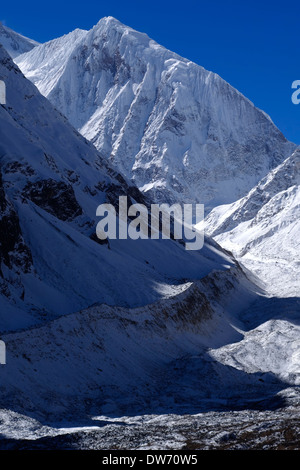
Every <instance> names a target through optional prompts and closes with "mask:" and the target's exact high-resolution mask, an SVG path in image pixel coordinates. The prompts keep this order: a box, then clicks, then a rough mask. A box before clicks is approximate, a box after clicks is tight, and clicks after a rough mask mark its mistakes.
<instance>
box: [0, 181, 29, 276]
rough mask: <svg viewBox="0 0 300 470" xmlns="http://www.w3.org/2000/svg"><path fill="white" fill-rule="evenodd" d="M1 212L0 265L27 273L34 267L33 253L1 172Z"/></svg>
mask: <svg viewBox="0 0 300 470" xmlns="http://www.w3.org/2000/svg"><path fill="white" fill-rule="evenodd" d="M0 210H1V214H0V263H1V264H2V263H4V264H5V265H6V266H7V267H8V268H9V269H13V270H14V271H15V272H17V273H20V272H24V273H27V272H29V271H30V270H31V267H32V256H31V252H30V250H29V248H28V247H27V246H26V244H25V242H24V239H23V236H22V232H21V228H20V224H19V218H18V215H17V213H16V211H15V210H14V208H13V206H12V204H11V203H10V202H9V201H8V199H7V197H6V195H5V190H4V186H3V181H2V174H1V172H0ZM0 276H1V277H3V274H2V270H1V267H0Z"/></svg>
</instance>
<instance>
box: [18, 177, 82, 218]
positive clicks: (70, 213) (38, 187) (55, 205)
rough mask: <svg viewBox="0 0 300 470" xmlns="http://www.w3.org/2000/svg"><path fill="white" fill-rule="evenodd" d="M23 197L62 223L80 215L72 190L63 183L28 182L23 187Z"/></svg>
mask: <svg viewBox="0 0 300 470" xmlns="http://www.w3.org/2000/svg"><path fill="white" fill-rule="evenodd" d="M23 196H24V197H25V198H28V199H30V200H31V201H32V202H34V203H35V204H36V205H37V206H39V207H41V208H42V209H44V210H46V211H47V212H49V213H50V214H52V215H54V216H55V217H57V218H58V219H60V220H63V221H71V220H73V219H75V218H76V217H78V216H79V215H82V208H81V207H80V205H79V204H78V202H77V200H76V197H75V193H74V189H73V188H72V186H71V185H67V184H66V183H64V182H63V181H55V180H52V179H48V180H40V181H37V182H35V183H32V182H30V183H28V184H27V185H26V186H25V188H24V190H23Z"/></svg>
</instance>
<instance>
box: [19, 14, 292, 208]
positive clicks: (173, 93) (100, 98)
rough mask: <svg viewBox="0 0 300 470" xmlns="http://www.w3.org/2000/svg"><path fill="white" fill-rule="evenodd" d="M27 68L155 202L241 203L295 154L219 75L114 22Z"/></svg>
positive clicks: (48, 51)
mask: <svg viewBox="0 0 300 470" xmlns="http://www.w3.org/2000/svg"><path fill="white" fill-rule="evenodd" d="M46 55H47V60H46V62H45V56H46ZM17 63H18V65H19V67H20V68H21V70H22V71H23V73H24V74H25V75H26V76H27V77H28V78H29V79H31V80H32V81H33V82H34V83H35V84H36V85H37V87H38V88H39V90H40V91H41V92H42V94H44V95H45V96H46V97H47V98H48V99H49V100H50V101H51V102H52V104H54V106H55V107H56V108H57V109H59V110H60V111H61V112H62V113H63V114H65V115H66V116H67V117H68V119H69V120H70V122H71V123H72V124H73V125H74V126H75V127H76V128H77V129H78V130H79V131H80V132H81V133H82V134H83V135H84V136H85V137H86V138H87V139H89V140H90V141H92V142H93V143H94V145H95V146H96V147H97V148H98V150H100V151H101V152H102V153H103V155H104V156H105V157H106V158H107V159H109V160H111V161H112V162H113V163H114V165H115V166H116V167H117V168H118V169H119V170H120V171H121V172H122V173H123V174H125V175H126V176H127V177H128V178H130V179H132V180H133V181H134V183H135V184H136V185H137V186H138V187H139V188H140V190H142V191H143V192H145V193H148V194H149V196H150V197H151V199H152V200H154V201H160V202H180V203H182V202H200V203H204V204H205V205H206V208H207V211H209V210H210V209H211V208H213V207H215V206H216V205H218V204H224V203H231V202H233V201H235V200H237V199H239V198H240V197H242V196H244V195H246V194H247V192H248V191H249V190H250V189H251V188H252V187H253V186H255V185H256V184H257V183H258V182H259V180H260V179H261V178H263V177H264V176H265V175H266V174H268V172H269V171H270V169H272V168H275V167H276V166H277V165H278V164H280V163H281V162H282V161H283V160H284V159H285V158H286V157H287V156H288V155H290V153H291V152H292V150H293V149H294V148H295V146H294V145H293V144H291V143H289V142H287V141H286V139H285V138H284V136H283V135H282V133H281V132H280V131H279V130H278V129H277V128H276V126H275V125H274V124H273V123H272V121H271V119H270V118H269V117H268V116H267V115H266V113H264V112H262V111H260V110H259V109H257V108H256V107H255V106H254V104H253V103H252V102H250V101H249V100H248V99H247V98H245V97H244V96H243V95H242V94H241V93H240V92H238V91H237V90H235V89H234V88H233V87H231V86H230V85H229V84H228V83H227V82H225V81H224V80H223V79H222V78H220V77H219V76H218V75H217V74H215V73H212V72H209V71H207V70H205V69H204V68H203V67H201V66H199V65H197V64H195V63H193V62H191V61H189V60H187V59H184V58H182V57H180V56H179V55H177V54H176V53H174V52H171V51H169V50H167V49H165V48H164V47H163V46H160V45H159V44H157V43H156V42H155V41H153V40H151V39H150V38H149V37H148V36H147V35H146V34H143V33H139V32H137V31H135V30H133V29H132V28H129V27H127V26H125V25H123V24H122V23H120V22H119V21H118V20H116V19H115V18H112V17H107V18H102V19H101V20H100V21H99V22H98V23H97V24H96V26H94V27H93V28H92V29H91V30H90V31H89V32H87V33H85V34H83V35H82V37H78V40H75V41H68V40H67V38H65V37H63V38H61V39H58V40H56V41H51V42H50V43H48V44H47V45H41V46H40V47H39V48H37V49H36V50H35V51H33V52H29V53H28V54H24V55H23V56H21V57H20V58H18V59H17Z"/></svg>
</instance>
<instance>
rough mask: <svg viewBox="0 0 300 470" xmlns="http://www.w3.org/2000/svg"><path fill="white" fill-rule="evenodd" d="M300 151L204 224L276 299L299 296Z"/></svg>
mask: <svg viewBox="0 0 300 470" xmlns="http://www.w3.org/2000/svg"><path fill="white" fill-rule="evenodd" d="M299 221H300V149H299V148H298V149H297V150H296V151H295V152H293V154H292V155H291V156H290V157H288V158H287V159H286V160H285V161H284V162H283V163H282V164H281V165H279V166H278V167H277V168H275V169H274V170H273V171H271V172H270V173H269V174H268V175H267V176H266V177H265V178H264V179H262V181H260V183H259V184H258V185H257V186H256V187H254V188H253V189H252V190H251V191H250V192H249V194H247V196H245V197H244V198H242V199H241V200H239V201H237V202H235V203H234V204H231V205H224V206H220V207H217V208H215V209H214V210H213V211H212V212H211V213H210V214H209V215H208V216H207V218H206V220H205V222H204V224H202V227H203V225H204V226H205V231H206V233H207V234H210V235H211V236H214V237H215V238H216V240H217V241H218V242H219V243H220V244H221V245H222V246H223V247H225V248H226V249H228V250H230V251H232V252H233V253H234V254H235V256H237V257H238V258H239V259H240V260H241V262H242V263H243V264H244V265H245V266H247V267H248V268H249V269H250V270H252V271H253V272H255V273H256V274H257V275H258V277H260V278H261V279H262V280H263V281H264V282H265V283H266V288H267V290H268V292H270V293H272V294H273V295H277V296H278V295H282V296H296V297H299V294H300V257H299V253H300V242H299V232H300V222H299Z"/></svg>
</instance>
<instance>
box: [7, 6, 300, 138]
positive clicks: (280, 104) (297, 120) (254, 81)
mask: <svg viewBox="0 0 300 470" xmlns="http://www.w3.org/2000/svg"><path fill="white" fill-rule="evenodd" d="M0 15H1V16H0V20H1V21H3V22H4V23H5V24H6V25H7V26H9V27H10V28H12V29H14V30H16V31H18V32H20V33H22V34H24V35H26V36H28V37H31V38H33V39H36V40H37V41H40V42H44V41H47V40H49V39H53V38H55V37H58V36H61V35H63V34H65V33H68V32H70V31H71V30H73V29H75V28H82V29H90V28H91V27H92V26H93V25H94V24H95V23H97V22H98V20H99V19H100V18H102V17H103V16H114V17H115V18H117V19H118V20H119V21H121V22H123V23H125V24H127V25H128V26H131V27H132V28H134V29H137V30H139V31H142V32H145V33H147V34H148V35H149V36H150V37H151V38H153V39H155V40H156V41H157V42H159V43H160V44H162V45H163V46H165V47H167V48H168V49H171V50H173V51H174V52H177V53H178V54H180V55H182V56H184V57H187V58H189V59H190V60H193V61H194V62H196V63H198V64H200V65H202V66H203V67H205V68H206V69H208V70H212V71H214V72H216V73H218V74H219V75H220V76H221V77H222V78H224V79H225V80H227V81H228V82H229V83H230V84H231V85H233V86H234V87H236V88H237V89H238V90H239V91H241V92H242V93H243V94H244V95H245V96H247V97H248V98H249V99H250V100H251V101H253V102H254V104H255V105H256V106H258V107H259V108H261V109H263V110H264V111H266V112H267V113H268V114H269V115H270V116H271V118H272V119H273V121H274V122H275V124H276V125H277V126H278V127H279V129H280V130H281V131H282V132H283V133H284V135H285V136H286V137H287V138H288V139H290V140H292V141H294V142H296V143H298V144H300V104H299V105H294V104H292V101H291V95H292V89H291V84H292V82H293V81H294V80H300V53H299V43H300V42H299V36H300V34H299V31H300V2H299V0H298V1H295V0H285V1H282V0H279V1H278V0H277V1H276V0H273V1H270V0H265V1H264V0H261V1H258V0H252V1H248V0H246V1H243V0H239V1H238V0H226V1H221V0H214V1H209V0H207V1H203V0H182V1H180V2H178V1H170V0H150V1H146V2H144V1H143V0H139V1H138V0H132V1H124V0H123V1H122V0H106V1H102V0H100V1H99V0H98V1H96V0H85V1H83V2H82V1H80V2H79V1H77V0H73V1H70V0H65V1H64V0H59V1H58V0H52V1H51V2H44V3H43V2H41V1H40V0H38V1H37V0H27V1H25V2H24V0H14V1H10V2H2V5H1V12H0Z"/></svg>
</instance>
